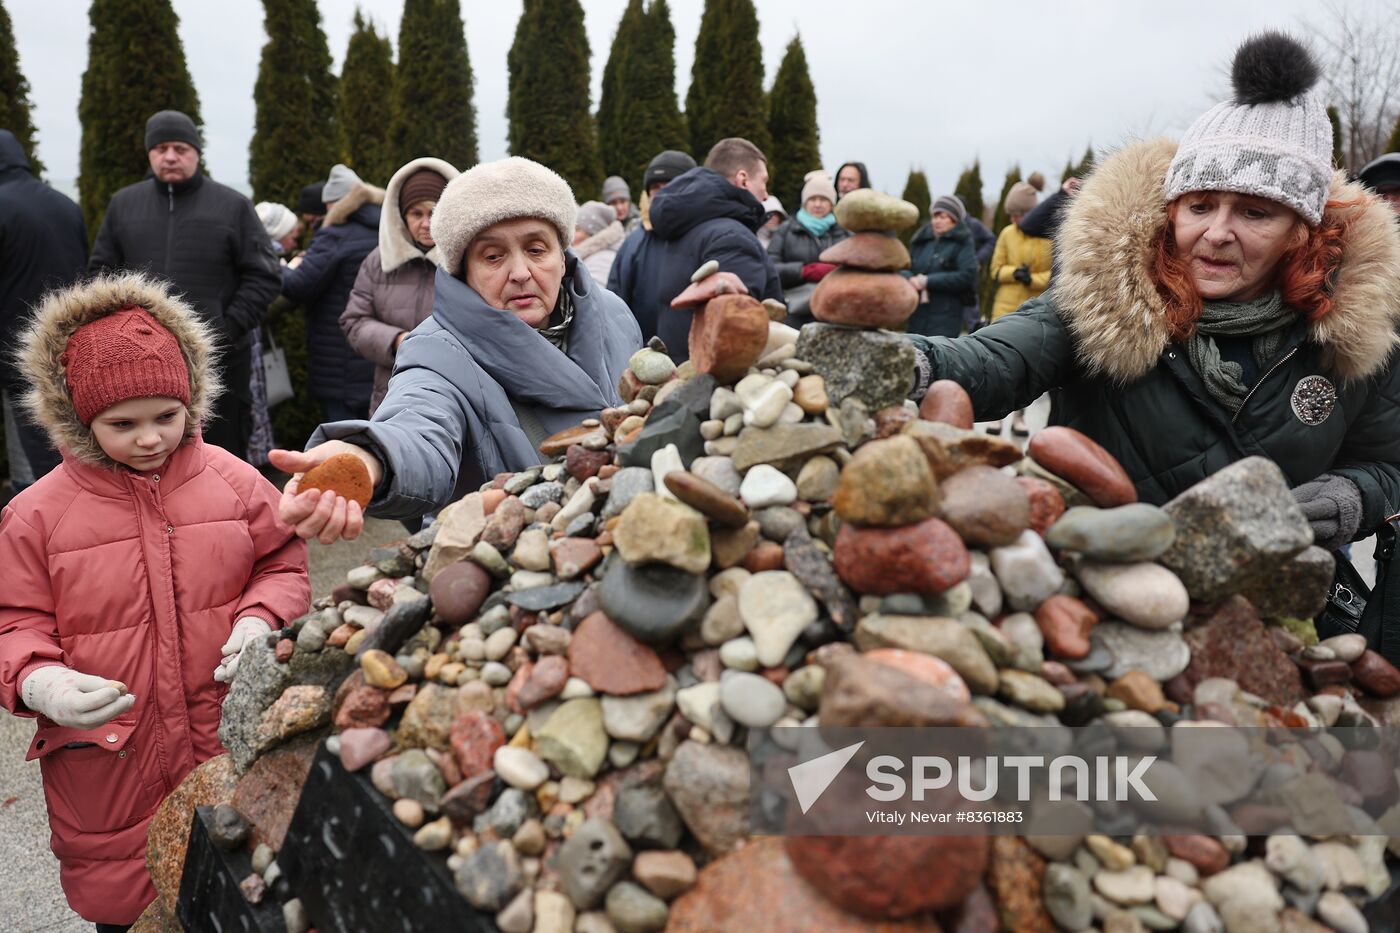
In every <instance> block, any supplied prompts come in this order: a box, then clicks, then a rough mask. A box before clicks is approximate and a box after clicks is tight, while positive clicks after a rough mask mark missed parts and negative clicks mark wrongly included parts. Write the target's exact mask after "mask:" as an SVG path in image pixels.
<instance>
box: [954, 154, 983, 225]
mask: <svg viewBox="0 0 1400 933" xmlns="http://www.w3.org/2000/svg"><path fill="white" fill-rule="evenodd" d="M953 193H954V194H956V195H957V196H958V197H959V198H961V199H962V202H963V206H964V207H966V208H967V216H969V217H976V218H977V219H978V220H981V221H984V222H985V221H986V219H987V208H986V205H985V204H984V203H983V202H982V160H981V159H973V160H972V165H971V166H969V167H968V168H965V169H963V171H962V174H961V175H959V176H958V183H957V185H955V186H954V187H953Z"/></svg>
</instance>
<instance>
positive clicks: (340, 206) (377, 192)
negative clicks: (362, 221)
mask: <svg viewBox="0 0 1400 933" xmlns="http://www.w3.org/2000/svg"><path fill="white" fill-rule="evenodd" d="M383 203H384V189H383V188H376V187H375V186H374V185H371V184H366V183H365V182H360V183H359V184H358V185H356V186H355V187H353V188H351V189H350V193H349V194H347V195H346V196H345V197H343V198H341V199H340V200H339V201H336V202H335V203H334V204H332V205H331V207H330V210H328V211H326V221H325V223H324V224H323V226H326V227H335V226H339V225H340V224H343V223H346V222H347V221H349V220H350V216H351V215H352V214H354V213H355V212H356V211H358V210H359V209H360V208H362V207H364V206H365V205H366V204H383Z"/></svg>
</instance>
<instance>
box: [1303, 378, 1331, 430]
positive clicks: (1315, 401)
mask: <svg viewBox="0 0 1400 933" xmlns="http://www.w3.org/2000/svg"><path fill="white" fill-rule="evenodd" d="M1292 405H1293V414H1295V415H1297V416H1298V420H1299V421H1301V422H1303V424H1306V425H1319V424H1322V422H1324V421H1326V420H1327V417H1328V416H1329V415H1331V414H1332V409H1333V408H1335V407H1336V405H1337V387H1336V386H1334V385H1332V383H1331V382H1330V381H1328V380H1327V379H1326V378H1325V377H1323V376H1304V377H1303V378H1302V379H1299V380H1298V384H1297V385H1296V386H1294V388H1293V399H1292Z"/></svg>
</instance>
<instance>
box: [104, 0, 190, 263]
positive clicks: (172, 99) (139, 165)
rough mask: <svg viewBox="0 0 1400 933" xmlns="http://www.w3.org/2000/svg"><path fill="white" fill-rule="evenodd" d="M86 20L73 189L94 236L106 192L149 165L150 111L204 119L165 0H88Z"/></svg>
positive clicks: (134, 177)
mask: <svg viewBox="0 0 1400 933" xmlns="http://www.w3.org/2000/svg"><path fill="white" fill-rule="evenodd" d="M88 20H89V23H90V25H91V32H90V33H89V35H88V64H87V70H86V71H84V72H83V90H82V97H81V99H80V100H79V102H78V121H79V122H80V123H81V124H82V129H83V135H82V144H81V152H80V156H79V162H78V172H79V174H78V193H79V203H80V205H81V207H82V209H83V217H84V219H85V220H86V221H87V228H88V232H89V233H90V234H91V235H92V236H96V235H97V231H98V229H99V228H100V227H101V224H102V215H103V214H105V213H106V211H107V202H108V201H109V200H111V198H112V195H113V194H114V193H115V192H116V191H117V189H118V188H121V187H124V186H126V185H129V184H131V183H132V182H136V181H140V180H141V178H142V176H144V175H145V174H146V171H147V170H148V169H149V167H150V160H149V159H148V158H147V156H146V120H147V119H148V118H149V117H150V116H151V114H153V113H155V112H156V111H158V110H179V111H181V112H182V113H184V114H185V115H187V116H188V117H189V118H190V119H191V120H193V121H194V123H195V126H200V125H201V124H202V123H203V120H202V119H201V118H200V115H199V95H198V94H197V93H195V89H194V82H192V81H191V80H190V72H189V68H187V67H186V65H185V47H184V46H183V45H182V44H181V43H180V33H179V31H178V26H179V23H180V20H179V18H178V17H176V15H175V11H174V10H173V9H171V7H170V0H92V5H91V6H90V7H89V8H88ZM133 49H138V50H140V54H137V55H133V54H132V50H133Z"/></svg>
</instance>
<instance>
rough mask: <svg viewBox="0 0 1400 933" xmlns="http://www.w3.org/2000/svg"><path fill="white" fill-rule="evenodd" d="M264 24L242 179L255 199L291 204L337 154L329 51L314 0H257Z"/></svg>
mask: <svg viewBox="0 0 1400 933" xmlns="http://www.w3.org/2000/svg"><path fill="white" fill-rule="evenodd" d="M263 28H264V30H266V32H267V44H266V45H264V46H263V48H262V60H261V61H260V62H259V63H258V80H257V83H256V84H254V85H253V102H254V105H255V106H256V108H257V122H256V124H255V126H254V129H253V139H252V142H250V143H249V144H248V181H249V182H250V183H251V184H252V186H253V200H254V201H276V202H277V203H279V204H295V203H296V199H297V194H298V193H299V192H300V191H301V189H302V187H303V186H304V185H308V184H310V183H311V182H313V181H316V180H318V179H321V178H325V177H326V173H327V172H329V171H330V168H331V166H332V165H334V164H335V163H336V160H337V159H338V158H339V153H338V151H337V150H338V147H337V145H336V130H335V110H336V105H335V101H336V88H335V85H336V81H335V76H334V75H332V74H331V53H330V49H328V48H327V47H326V34H325V33H324V32H322V31H321V14H320V13H319V12H318V11H317V9H316V0H263Z"/></svg>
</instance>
